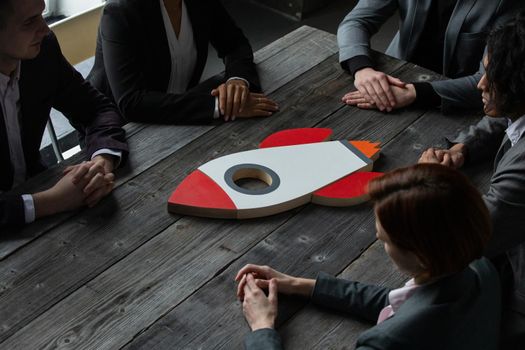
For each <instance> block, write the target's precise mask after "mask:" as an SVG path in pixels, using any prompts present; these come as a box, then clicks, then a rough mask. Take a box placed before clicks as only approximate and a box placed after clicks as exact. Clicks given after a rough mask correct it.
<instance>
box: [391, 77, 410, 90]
mask: <svg viewBox="0 0 525 350" xmlns="http://www.w3.org/2000/svg"><path fill="white" fill-rule="evenodd" d="M388 82H389V83H390V84H391V85H394V86H397V87H400V88H404V87H405V86H406V85H407V83H405V82H404V81H402V80H400V79H398V78H394V77H391V76H390V75H388Z"/></svg>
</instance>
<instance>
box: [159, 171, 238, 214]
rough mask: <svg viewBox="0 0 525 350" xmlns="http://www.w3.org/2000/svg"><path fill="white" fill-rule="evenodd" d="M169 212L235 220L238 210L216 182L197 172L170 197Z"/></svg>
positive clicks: (185, 180)
mask: <svg viewBox="0 0 525 350" xmlns="http://www.w3.org/2000/svg"><path fill="white" fill-rule="evenodd" d="M168 211H170V212H172V213H177V214H184V215H196V216H206V217H216V218H235V217H236V212H237V208H236V207H235V204H234V203H233V201H232V200H231V198H230V197H229V196H228V194H227V193H226V192H224V190H223V189H222V188H221V187H220V186H219V185H217V183H215V181H213V180H212V179H211V178H210V177H209V176H207V175H206V174H204V173H203V172H201V171H200V170H195V171H194V172H192V173H191V174H190V175H188V177H186V178H185V179H184V180H183V181H182V183H181V184H180V185H179V186H178V187H177V188H176V189H175V191H174V192H173V193H172V195H171V196H170V198H169V200H168Z"/></svg>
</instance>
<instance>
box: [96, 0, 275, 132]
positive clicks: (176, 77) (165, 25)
mask: <svg viewBox="0 0 525 350" xmlns="http://www.w3.org/2000/svg"><path fill="white" fill-rule="evenodd" d="M209 44H211V45H212V46H213V47H214V48H215V49H216V50H217V52H218V54H219V57H220V58H222V59H223V61H224V63H225V77H224V79H223V80H221V81H219V82H213V83H214V85H211V84H205V85H202V84H201V85H199V80H200V78H201V75H202V72H203V70H204V66H205V64H206V60H207V57H208V45H209ZM88 80H89V81H90V82H91V83H92V84H93V86H95V87H96V88H97V89H99V90H100V91H102V92H103V93H105V94H106V95H107V96H109V97H112V98H113V99H114V101H115V103H116V104H117V106H118V107H119V108H120V110H121V112H122V113H123V115H124V117H125V118H126V119H127V120H129V121H134V122H146V123H163V124H187V123H191V124H194V123H199V124H200V123H208V122H210V121H213V119H214V118H215V119H218V118H219V117H223V118H224V119H225V120H229V119H234V118H235V117H239V118H247V117H254V116H270V115H272V114H273V113H274V112H275V111H277V105H276V104H275V103H274V102H273V101H271V100H270V99H268V98H267V97H266V96H264V95H262V94H259V93H258V92H260V89H261V88H260V83H259V78H258V75H257V71H256V68H255V64H254V62H253V53H252V48H251V46H250V43H249V42H248V40H247V39H246V37H245V36H244V34H243V33H242V31H241V30H240V29H239V28H238V27H237V26H236V25H235V23H234V22H233V20H232V18H231V17H230V16H229V15H228V13H227V12H226V10H225V9H224V7H223V6H222V4H221V3H220V1H218V0H202V1H182V0H162V1H160V0H126V1H123V0H109V1H108V2H107V3H106V6H105V8H104V12H103V14H102V19H101V21H100V29H99V35H98V39H97V51H96V56H95V65H94V67H93V70H92V71H91V73H90V74H89V76H88ZM212 90H213V91H212Z"/></svg>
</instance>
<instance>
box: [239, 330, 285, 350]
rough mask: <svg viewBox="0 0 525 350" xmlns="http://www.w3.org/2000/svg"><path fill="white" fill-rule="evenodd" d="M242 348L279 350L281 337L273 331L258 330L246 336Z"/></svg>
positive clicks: (247, 349)
mask: <svg viewBox="0 0 525 350" xmlns="http://www.w3.org/2000/svg"><path fill="white" fill-rule="evenodd" d="M244 348H245V349H246V350H281V349H282V345H281V337H279V333H277V331H276V330H275V329H271V328H263V329H258V330H256V331H254V332H250V333H248V335H246V337H245V338H244Z"/></svg>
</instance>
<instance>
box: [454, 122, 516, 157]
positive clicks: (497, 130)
mask: <svg viewBox="0 0 525 350" xmlns="http://www.w3.org/2000/svg"><path fill="white" fill-rule="evenodd" d="M507 127H508V124H507V120H506V119H505V118H493V117H488V116H485V117H483V119H481V120H480V121H479V122H478V123H477V124H476V125H473V126H471V127H469V128H468V129H467V130H464V131H462V132H461V133H460V134H459V135H458V136H457V137H456V138H455V139H454V140H452V143H463V144H465V145H466V146H467V150H468V161H469V162H478V161H480V160H484V159H489V158H491V159H493V158H494V156H495V155H496V152H497V151H498V148H499V146H500V145H501V141H502V140H503V137H504V136H505V130H506V129H507Z"/></svg>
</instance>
